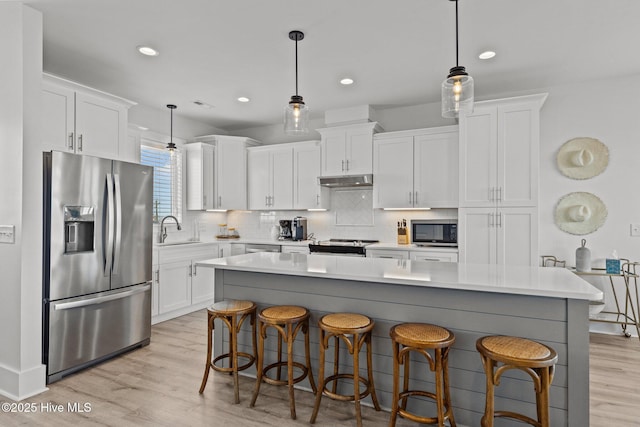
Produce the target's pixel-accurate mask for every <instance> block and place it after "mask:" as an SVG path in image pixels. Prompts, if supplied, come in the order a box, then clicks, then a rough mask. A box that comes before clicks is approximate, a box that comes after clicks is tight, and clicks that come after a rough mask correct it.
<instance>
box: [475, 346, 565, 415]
mask: <svg viewBox="0 0 640 427" xmlns="http://www.w3.org/2000/svg"><path fill="white" fill-rule="evenodd" d="M476 348H477V349H478V352H480V357H481V358H482V364H483V365H484V370H485V374H486V376H487V397H486V405H485V410H484V416H483V417H482V421H481V423H480V424H481V425H482V427H493V420H494V418H496V417H504V418H512V419H516V420H519V421H522V422H525V423H528V424H531V425H533V426H537V427H549V387H551V381H553V373H554V369H555V364H556V362H557V361H558V354H557V353H556V352H555V351H554V350H553V349H552V348H551V347H548V346H546V345H544V344H541V343H539V342H536V341H531V340H528V339H526V338H518V337H509V336H502V335H492V336H488V337H483V338H480V339H479V340H478V341H476ZM509 369H520V370H522V371H524V372H526V373H527V374H529V376H530V377H531V379H532V380H533V385H534V388H535V392H536V412H537V418H538V420H537V421H536V420H534V419H533V418H531V417H528V416H526V415H523V414H518V413H515V412H511V411H496V410H495V409H494V386H497V385H499V384H500V377H501V376H502V374H503V373H504V372H505V371H507V370H509Z"/></svg>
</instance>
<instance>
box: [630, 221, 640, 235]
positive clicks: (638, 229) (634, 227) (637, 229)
mask: <svg viewBox="0 0 640 427" xmlns="http://www.w3.org/2000/svg"><path fill="white" fill-rule="evenodd" d="M631 235H632V236H636V237H637V236H640V224H638V223H635V224H631Z"/></svg>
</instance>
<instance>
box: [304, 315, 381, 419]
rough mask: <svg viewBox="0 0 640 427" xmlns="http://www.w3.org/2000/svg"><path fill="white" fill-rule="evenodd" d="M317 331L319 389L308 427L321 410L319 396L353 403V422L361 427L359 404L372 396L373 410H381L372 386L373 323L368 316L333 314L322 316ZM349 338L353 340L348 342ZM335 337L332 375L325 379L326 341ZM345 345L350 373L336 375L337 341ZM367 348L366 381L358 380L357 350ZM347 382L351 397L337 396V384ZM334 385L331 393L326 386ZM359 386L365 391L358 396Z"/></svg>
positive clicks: (327, 345)
mask: <svg viewBox="0 0 640 427" xmlns="http://www.w3.org/2000/svg"><path fill="white" fill-rule="evenodd" d="M318 326H319V327H320V373H319V375H318V378H319V381H320V387H319V388H318V391H317V393H316V402H315V405H314V407H313V414H312V415H311V421H310V422H311V424H313V423H315V422H316V417H317V416H318V410H319V409H320V400H321V399H322V395H323V394H326V395H327V396H328V397H330V398H332V399H335V400H342V401H354V402H355V406H356V421H357V423H358V427H361V426H362V415H361V411H360V400H361V399H364V398H365V397H367V396H368V395H371V400H372V401H373V406H374V407H375V409H376V411H379V410H380V405H379V404H378V397H377V396H376V389H375V387H374V384H373V368H372V363H371V357H372V356H371V330H372V329H373V326H374V322H373V321H372V320H371V319H369V318H368V317H367V316H364V315H362V314H355V313H333V314H327V315H324V316H323V317H322V318H321V319H320V320H319V321H318ZM350 336H351V337H352V338H350ZM331 337H334V341H335V350H334V359H333V375H330V376H328V377H326V378H325V377H324V361H325V350H326V349H328V348H329V339H330V338H331ZM339 340H342V341H344V343H345V344H346V346H347V350H348V351H349V354H351V355H353V373H339V372H338V364H339V360H340V346H339V344H340V341H339ZM365 343H366V344H367V375H368V377H367V378H366V379H365V378H361V377H360V358H359V354H360V350H361V349H362V346H363V345H364V344H365ZM343 378H348V379H352V380H353V395H343V394H338V393H336V391H337V386H338V380H339V379H343ZM329 383H333V387H332V389H331V391H329V388H328V387H327V384H329ZM360 383H362V384H363V385H364V386H365V389H364V391H362V392H360Z"/></svg>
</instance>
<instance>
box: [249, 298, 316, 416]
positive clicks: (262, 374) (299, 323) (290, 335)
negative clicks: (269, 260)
mask: <svg viewBox="0 0 640 427" xmlns="http://www.w3.org/2000/svg"><path fill="white" fill-rule="evenodd" d="M309 315H310V313H309V310H307V309H306V308H304V307H298V306H295V305H277V306H272V307H268V308H265V309H264V310H262V311H261V312H260V314H258V321H259V325H260V327H259V334H258V361H257V363H256V371H257V375H256V388H255V391H254V392H253V399H251V405H250V406H251V407H253V406H254V405H255V404H256V399H257V398H258V393H259V392H260V384H261V383H262V381H264V382H266V383H268V384H274V385H287V386H288V387H289V408H290V411H291V418H292V419H294V420H295V419H296V403H295V397H294V394H293V385H294V384H297V383H299V382H300V381H302V380H304V379H305V378H307V377H309V383H310V384H311V388H312V389H313V392H314V393H315V392H316V383H315V382H314V381H313V374H312V372H311V357H310V355H309ZM269 327H273V328H275V329H276V331H277V332H278V361H277V362H275V363H271V364H270V365H267V366H266V367H264V368H263V364H264V340H265V339H266V338H267V328H269ZM299 331H302V333H303V334H304V352H305V363H306V364H302V363H300V362H295V361H294V360H293V342H294V340H295V339H296V335H298V332H299ZM283 341H284V342H285V343H286V344H287V360H286V361H283V360H282V342H283ZM283 366H286V367H287V379H286V380H281V379H280V372H281V368H282V367H283ZM294 367H295V368H298V369H300V370H301V371H302V373H301V374H300V375H299V376H298V377H295V378H294V376H293V368H294ZM273 368H277V374H276V378H275V379H274V378H270V377H269V376H268V375H267V373H268V372H269V371H270V370H271V369H273Z"/></svg>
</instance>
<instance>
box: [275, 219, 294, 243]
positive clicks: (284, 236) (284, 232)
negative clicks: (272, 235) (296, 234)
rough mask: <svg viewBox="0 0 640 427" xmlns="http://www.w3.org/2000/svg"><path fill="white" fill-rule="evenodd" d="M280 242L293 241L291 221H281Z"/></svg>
mask: <svg viewBox="0 0 640 427" xmlns="http://www.w3.org/2000/svg"><path fill="white" fill-rule="evenodd" d="M278 240H291V220H289V219H281V220H280V235H279V236H278Z"/></svg>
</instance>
